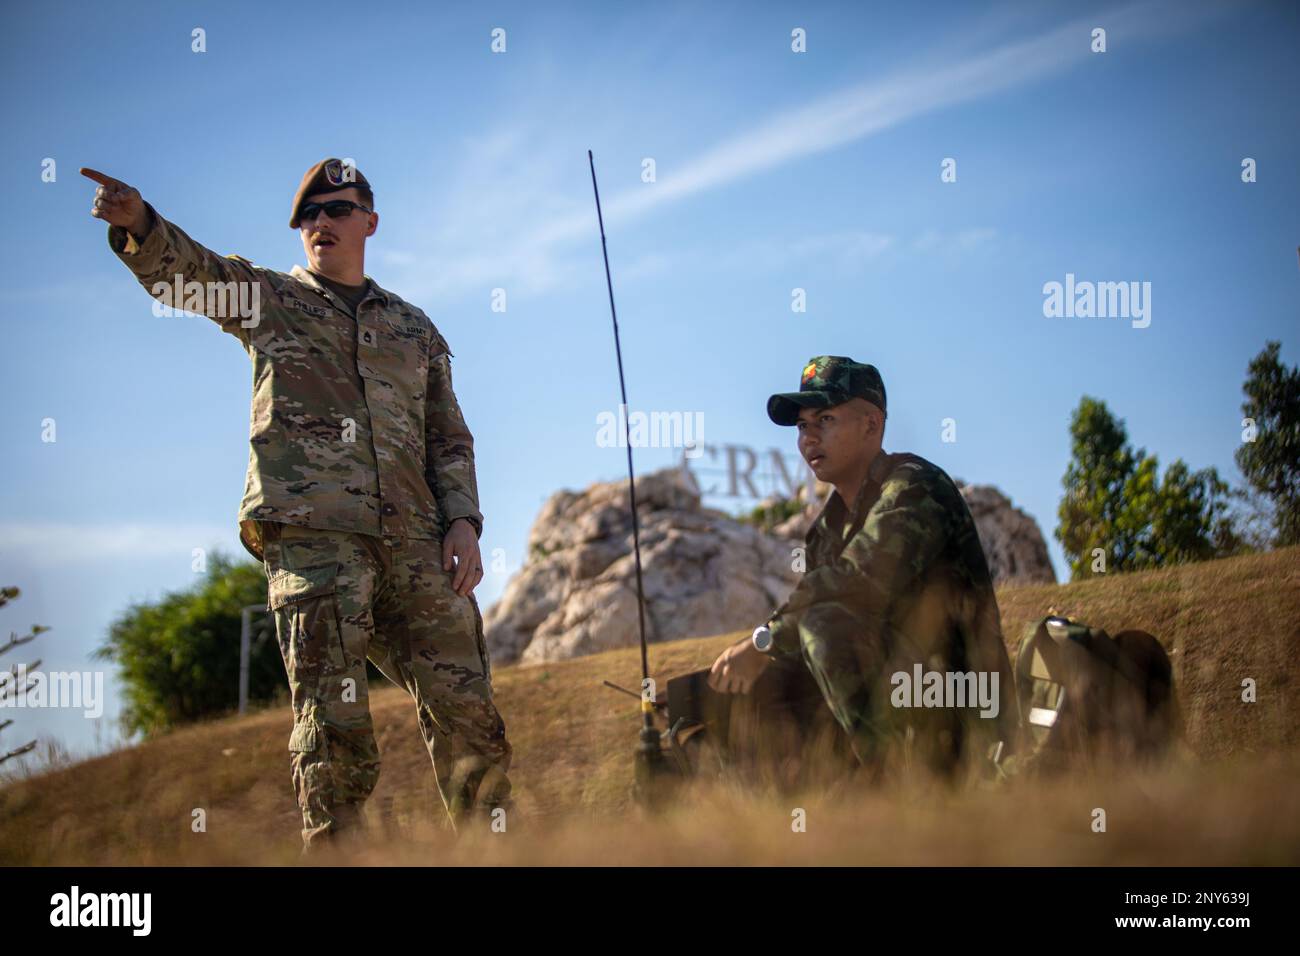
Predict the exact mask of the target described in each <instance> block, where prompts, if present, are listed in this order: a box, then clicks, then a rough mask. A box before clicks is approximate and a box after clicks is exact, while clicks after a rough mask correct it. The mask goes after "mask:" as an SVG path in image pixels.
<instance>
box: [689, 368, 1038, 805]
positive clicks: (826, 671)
mask: <svg viewBox="0 0 1300 956" xmlns="http://www.w3.org/2000/svg"><path fill="white" fill-rule="evenodd" d="M885 408H886V406H885V386H884V383H883V382H882V381H881V378H880V373H879V372H878V371H877V370H876V368H875V367H874V366H872V365H862V364H860V363H858V362H855V361H853V360H852V359H848V358H843V357H840V356H828V355H823V356H819V357H817V358H814V359H812V360H811V361H810V362H809V363H808V365H807V366H806V367H805V368H804V370H803V375H802V378H801V381H800V386H799V391H798V392H792V393H787V394H780V395H773V396H772V397H771V398H770V399H769V400H768V405H767V413H768V416H769V417H770V418H771V419H772V421H774V422H775V423H776V424H778V425H793V426H795V427H796V428H797V429H798V443H799V453H800V454H801V455H802V456H803V458H804V460H805V461H807V462H808V465H809V467H810V468H811V470H812V472H813V474H814V475H815V476H816V477H817V478H818V479H819V480H820V481H823V482H826V483H828V484H830V485H832V486H833V487H834V491H833V492H832V493H831V495H830V497H829V499H828V501H827V503H826V506H825V508H823V510H822V512H821V514H820V515H819V516H818V517H817V520H816V521H815V522H814V524H813V525H812V527H811V528H810V529H809V531H808V534H807V552H806V567H807V570H806V572H805V573H804V576H803V578H802V580H800V582H799V583H798V585H797V586H796V587H795V589H794V591H793V592H792V593H791V594H790V597H789V599H788V600H787V601H786V602H785V604H783V605H782V606H781V607H780V608H778V609H777V611H776V612H775V613H774V614H773V615H772V617H771V618H770V619H769V620H768V622H767V623H766V625H764V626H762V627H759V628H758V629H756V630H755V632H754V635H753V637H752V638H747V639H745V640H744V641H742V642H740V643H738V644H735V645H733V646H732V647H730V648H728V649H727V650H726V651H725V652H723V654H722V655H721V656H720V657H719V658H718V659H717V660H716V661H715V662H714V664H713V668H712V671H711V672H710V676H709V684H710V686H711V687H712V688H713V689H714V690H717V691H720V692H724V693H738V694H750V693H751V692H754V693H755V694H756V696H757V697H758V698H759V699H760V700H761V702H762V703H760V705H759V706H760V707H766V706H768V704H767V703H766V702H767V701H771V700H774V699H777V698H780V697H781V696H782V695H785V696H788V697H791V698H792V699H793V700H795V701H796V702H799V701H806V700H807V699H808V696H809V695H808V693H807V692H806V691H807V689H808V687H809V686H811V685H813V684H815V687H816V690H817V691H818V692H819V693H820V698H821V701H822V702H823V703H824V705H825V708H829V711H830V713H831V715H833V717H834V721H835V723H836V724H838V725H839V727H840V728H842V730H843V734H844V736H845V738H846V739H847V742H848V744H849V746H850V747H851V748H852V754H853V756H854V757H856V760H857V762H858V763H859V764H860V765H861V766H862V767H863V768H865V769H866V771H867V773H868V776H869V777H870V778H871V779H876V780H878V779H880V777H881V776H882V774H883V773H884V772H885V771H886V770H887V769H889V768H890V767H893V766H897V765H898V764H899V763H900V762H901V763H904V764H907V765H911V766H921V767H926V768H929V769H930V770H931V771H934V772H936V773H938V774H940V775H942V776H944V777H946V778H949V779H956V778H957V777H959V776H962V775H965V774H969V773H972V772H973V773H975V774H979V773H981V772H983V771H985V770H987V769H991V768H990V767H989V762H988V758H989V756H990V755H998V756H1001V755H1009V754H1010V753H1011V751H1012V749H1013V748H1014V746H1015V740H1016V735H1017V732H1018V728H1019V725H1020V721H1019V714H1018V708H1017V703H1016V698H1015V692H1014V687H1013V684H1012V672H1011V666H1010V662H1009V660H1008V658H1007V652H1006V648H1005V647H1004V646H1003V642H1002V632H1001V624H1000V621H999V616H998V605H997V599H996V598H995V596H994V593H993V585H992V581H991V579H990V576H989V570H988V564H987V562H986V560H985V557H984V552H983V549H982V547H981V545H980V540H979V535H978V533H977V531H976V529H975V523H974V520H973V519H972V518H971V515H970V511H969V509H968V508H967V507H966V502H965V500H964V499H963V498H962V496H961V493H960V492H959V491H958V489H957V487H956V485H955V484H954V483H953V481H952V479H951V478H949V477H948V475H947V474H945V473H944V472H943V471H942V470H941V469H940V468H938V467H937V466H935V465H933V464H931V463H930V462H928V461H926V460H925V459H923V458H920V457H918V456H916V455H908V454H892V455H891V454H888V453H886V452H885V451H884V450H883V449H882V447H881V441H882V438H883V435H884V430H885ZM925 672H938V675H940V676H939V677H938V678H934V679H933V680H931V681H930V684H934V685H938V683H939V680H940V678H942V681H943V683H942V685H940V686H942V687H944V688H947V689H948V690H949V691H952V690H953V689H954V688H958V689H961V690H963V691H964V690H968V689H969V690H971V691H972V693H970V694H965V693H957V694H956V695H953V694H952V693H949V694H947V695H946V696H944V695H941V694H939V693H936V694H933V695H931V694H927V695H926V697H925V703H924V704H923V705H922V706H919V707H918V706H916V705H917V704H918V703H921V697H920V695H919V693H917V694H913V693H912V692H911V691H910V689H909V691H908V692H907V693H900V688H901V686H902V685H903V684H907V685H908V687H909V688H910V686H911V684H912V682H913V680H914V678H915V677H916V676H917V675H919V674H921V673H925ZM977 684H978V685H979V686H981V687H983V688H985V689H987V690H989V691H991V693H990V694H988V695H987V696H988V698H989V699H987V700H985V702H984V706H981V703H980V702H979V701H978V700H972V699H969V698H970V697H974V696H976V695H975V694H974V693H973V689H974V688H975V686H976V685H977ZM774 688H775V690H774ZM954 696H955V698H956V699H953V698H954ZM963 698H965V699H963ZM777 709H778V710H779V711H780V716H781V717H782V718H783V719H784V718H788V716H789V715H790V714H791V713H794V714H796V715H801V719H804V720H807V719H809V714H810V711H809V709H808V708H807V707H806V706H803V705H801V704H798V703H796V705H795V706H793V707H788V706H787V707H779V708H777ZM814 709H821V708H814ZM999 742H1000V743H1001V747H999V746H998V745H999Z"/></svg>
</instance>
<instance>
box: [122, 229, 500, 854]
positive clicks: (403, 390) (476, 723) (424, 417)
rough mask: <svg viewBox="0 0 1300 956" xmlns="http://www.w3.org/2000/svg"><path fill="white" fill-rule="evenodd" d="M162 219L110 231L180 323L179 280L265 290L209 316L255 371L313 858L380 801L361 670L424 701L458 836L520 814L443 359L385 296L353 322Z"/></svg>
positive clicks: (461, 430)
mask: <svg viewBox="0 0 1300 956" xmlns="http://www.w3.org/2000/svg"><path fill="white" fill-rule="evenodd" d="M150 212H151V213H152V214H153V225H152V228H151V230H150V232H149V234H148V235H147V236H145V237H144V238H143V241H140V242H137V240H136V238H135V237H134V236H131V235H130V234H129V233H128V232H127V231H126V230H124V229H121V228H119V227H110V229H109V231H108V240H109V245H110V246H111V248H112V249H113V251H114V252H115V253H116V254H117V255H118V257H119V258H120V259H121V260H122V261H123V262H124V263H125V264H126V265H127V267H128V268H129V269H131V271H132V272H133V273H135V275H136V278H137V279H138V280H139V281H140V283H141V285H143V286H144V287H145V289H146V290H148V291H149V292H150V294H152V295H155V297H157V298H159V299H160V300H163V301H165V302H167V304H169V305H173V306H180V305H181V304H182V303H181V302H173V301H170V300H169V299H164V298H163V296H164V295H165V293H163V292H162V289H161V288H160V287H156V284H159V283H163V284H166V285H167V286H174V283H175V277H176V275H177V274H179V275H180V276H181V277H182V279H183V281H187V282H191V281H192V282H200V283H223V284H226V283H252V284H255V285H256V286H257V289H258V293H259V296H260V311H259V314H258V315H257V316H256V317H255V319H251V320H245V319H242V318H241V317H240V316H239V315H238V314H236V310H233V309H228V308H221V307H219V306H220V302H217V303H216V306H214V305H213V300H212V299H211V298H209V300H208V301H207V302H206V303H205V308H204V309H203V310H202V311H204V312H205V313H206V314H208V317H209V318H211V319H213V320H214V321H216V322H217V323H218V324H219V325H220V326H221V328H222V329H223V330H224V331H226V332H229V333H230V334H231V335H233V336H235V337H236V338H237V339H239V341H240V343H241V344H242V345H243V347H244V349H245V351H246V352H247V353H248V356H249V358H250V360H251V361H252V366H253V368H252V372H253V398H252V409H251V421H250V426H249V433H250V434H249V446H250V450H249V463H248V476H247V483H246V486H245V490H244V499H243V502H242V504H241V505H240V509H239V522H240V540H241V541H242V542H243V543H244V546H245V547H246V548H247V549H248V550H249V552H250V553H251V554H253V555H254V556H255V557H257V558H258V559H259V560H261V561H262V562H263V564H264V567H265V569H266V573H267V579H268V594H269V601H268V609H269V610H271V611H272V612H273V613H274V616H275V621H276V629H277V633H278V635H279V639H280V646H281V650H282V652H283V655H284V663H285V669H286V672H287V674H288V678H289V685H290V688H291V692H292V700H293V712H294V729H293V734H292V736H291V738H290V744H289V749H290V751H291V766H292V770H293V779H294V785H295V789H296V791H297V795H298V802H299V805H300V806H301V808H302V813H303V837H304V840H305V841H306V842H308V843H311V842H312V841H314V840H315V839H317V838H318V837H320V836H322V835H326V834H328V833H330V832H332V831H336V830H341V829H345V828H347V827H348V826H350V825H352V824H354V823H355V822H356V819H357V811H358V810H359V807H360V804H361V803H362V802H364V800H365V799H366V797H367V796H368V795H369V794H370V793H371V791H372V790H373V789H374V786H375V782H376V779H377V777H378V772H379V755H378V750H377V748H376V746H375V741H374V735H373V732H372V728H371V721H370V713H369V707H368V705H367V692H366V678H365V660H366V658H367V656H368V657H369V658H370V659H371V660H372V661H373V662H374V663H375V665H376V666H377V667H378V668H379V669H380V670H381V671H382V672H383V673H384V674H385V675H386V676H387V677H388V678H389V679H390V680H392V681H393V682H394V683H396V684H398V685H399V686H402V687H405V688H406V689H407V690H408V691H409V692H410V694H411V695H412V697H413V698H414V699H415V702H416V707H417V712H418V715H419V723H420V728H421V731H422V732H423V735H424V739H425V742H426V745H427V746H428V749H429V753H430V755H431V756H432V758H433V762H434V769H435V775H436V777H437V780H438V786H439V789H440V791H441V794H442V798H443V801H444V803H445V804H446V806H447V808H448V810H449V812H450V813H451V816H452V819H453V821H454V820H455V819H456V818H457V816H459V815H461V814H462V813H465V812H468V811H470V810H480V811H481V810H484V809H490V808H494V807H496V806H499V805H503V804H507V803H508V797H509V792H510V784H509V781H508V779H507V777H506V771H507V770H508V769H509V764H510V755H511V750H510V745H509V744H508V743H507V741H506V736H505V725H504V723H503V722H502V720H501V716H500V714H499V713H498V712H497V710H496V707H495V706H494V705H493V702H492V693H491V687H490V672H489V664H488V654H487V647H486V643H485V641H484V636H483V628H482V618H481V615H480V614H479V609H478V605H477V603H476V602H475V600H474V598H473V597H472V596H471V597H468V598H465V597H461V596H459V595H457V594H455V593H454V592H453V591H452V589H451V573H450V572H446V571H443V570H442V541H443V535H444V532H445V529H446V528H447V527H448V526H449V525H450V523H451V522H452V521H453V520H455V519H457V518H466V519H468V520H469V521H470V522H471V524H472V525H473V526H474V528H475V530H476V531H477V532H479V533H481V531H482V523H483V519H482V515H481V513H480V512H479V509H478V488H477V483H476V479H475V474H474V444H473V438H472V436H471V435H470V432H469V429H468V428H467V427H466V425H465V420H464V418H463V417H462V415H461V411H460V406H459V404H458V403H457V401H456V396H455V394H454V393H453V391H452V383H451V364H450V358H451V352H450V351H449V349H448V347H447V343H446V341H445V340H444V339H443V337H442V336H441V335H440V334H439V333H438V331H437V329H436V328H434V326H433V323H432V322H430V320H429V318H428V317H427V316H426V315H425V314H424V313H423V312H421V311H420V310H419V309H418V308H415V307H414V306H412V305H410V304H408V303H406V302H404V301H402V300H401V299H400V298H398V297H397V296H396V295H393V294H392V293H391V292H388V291H386V290H384V289H381V288H379V286H378V285H377V284H375V283H374V282H373V280H371V282H370V291H369V292H368V294H367V295H366V297H365V298H364V299H363V300H362V302H361V303H360V305H359V306H358V307H357V309H356V314H355V316H354V315H353V314H352V312H351V311H350V310H349V309H348V308H347V307H346V306H345V305H344V303H343V302H342V300H341V299H340V298H339V297H338V296H336V295H335V294H334V293H332V292H330V291H329V290H327V289H325V288H324V287H323V286H322V285H321V283H319V282H318V281H317V280H316V279H315V277H314V276H312V275H311V273H309V272H307V271H306V270H305V269H302V268H301V267H299V266H295V267H294V268H293V270H292V272H290V273H289V274H287V275H286V274H284V273H280V272H274V271H272V270H269V269H264V268H261V267H259V266H255V265H253V264H252V263H251V262H248V261H247V260H244V259H241V258H239V257H236V256H230V257H225V256H220V255H217V254H216V253H214V252H212V251H210V250H208V249H206V248H204V247H203V246H201V245H199V244H198V243H196V242H194V241H193V240H192V239H190V237H189V236H187V235H186V234H185V233H184V232H182V231H181V230H180V229H179V228H177V227H176V226H175V225H174V224H172V223H170V222H167V221H166V220H165V219H163V218H162V217H161V216H158V215H157V213H156V212H154V211H153V210H152V209H150ZM230 288H232V289H233V288H235V287H234V286H231V287H230ZM249 288H251V286H250V287H249ZM471 573H472V572H471Z"/></svg>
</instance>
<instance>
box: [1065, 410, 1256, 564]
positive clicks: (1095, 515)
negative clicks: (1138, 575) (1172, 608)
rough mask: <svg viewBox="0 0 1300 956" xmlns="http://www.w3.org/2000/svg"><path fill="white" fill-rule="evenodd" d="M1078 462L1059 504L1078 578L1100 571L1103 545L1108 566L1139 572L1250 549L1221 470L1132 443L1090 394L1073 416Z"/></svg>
mask: <svg viewBox="0 0 1300 956" xmlns="http://www.w3.org/2000/svg"><path fill="white" fill-rule="evenodd" d="M1070 439H1071V461H1070V464H1069V466H1068V467H1067V468H1066V471H1065V477H1064V478H1063V479H1062V484H1063V485H1064V486H1065V494H1064V496H1063V497H1062V498H1061V503H1060V506H1059V507H1058V509H1057V517H1058V518H1059V519H1060V524H1059V525H1058V526H1057V529H1056V537H1057V540H1059V541H1060V542H1061V547H1062V549H1063V550H1064V551H1065V555H1066V557H1067V558H1068V559H1069V561H1070V571H1071V574H1072V576H1073V577H1074V578H1076V579H1077V578H1081V577H1086V576H1087V575H1088V574H1090V573H1092V568H1093V564H1094V554H1095V552H1096V551H1097V550H1098V549H1100V551H1101V552H1102V554H1103V555H1104V558H1105V564H1104V567H1105V570H1106V571H1108V572H1111V571H1137V570H1142V569H1145V568H1158V567H1164V566H1166V565H1169V564H1177V563H1180V562H1183V561H1200V560H1204V559H1206V558H1212V557H1219V556H1223V555H1226V554H1233V553H1236V552H1237V551H1240V550H1242V543H1241V541H1240V539H1239V537H1238V535H1237V533H1236V531H1235V529H1234V526H1233V522H1232V518H1231V516H1230V513H1229V508H1228V502H1229V498H1230V495H1231V493H1230V491H1229V489H1228V486H1227V484H1226V483H1225V482H1223V481H1222V480H1221V479H1220V478H1219V475H1218V472H1217V471H1216V470H1215V469H1213V468H1203V469H1201V470H1200V471H1195V472H1193V471H1191V470H1190V469H1189V468H1188V467H1187V465H1186V464H1185V463H1184V462H1183V461H1182V460H1181V459H1177V460H1175V461H1174V462H1173V463H1172V464H1171V465H1170V466H1169V467H1168V468H1166V469H1165V473H1164V477H1163V479H1162V478H1161V477H1160V474H1159V462H1158V461H1157V459H1156V456H1154V455H1148V454H1147V453H1146V450H1145V449H1138V450H1136V451H1134V450H1133V448H1132V447H1131V446H1130V445H1129V443H1128V432H1127V430H1126V429H1125V427H1124V423H1123V421H1121V420H1119V419H1116V418H1115V417H1114V416H1113V415H1112V414H1111V413H1110V410H1109V409H1107V408H1106V405H1105V403H1104V402H1101V401H1098V400H1097V399H1095V398H1091V397H1089V396H1087V395H1085V396H1084V397H1083V398H1082V400H1081V401H1080V402H1079V407H1078V408H1076V409H1075V411H1074V415H1073V417H1072V418H1071V421H1070Z"/></svg>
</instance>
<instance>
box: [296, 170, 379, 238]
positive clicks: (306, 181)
mask: <svg viewBox="0 0 1300 956" xmlns="http://www.w3.org/2000/svg"><path fill="white" fill-rule="evenodd" d="M349 186H365V187H366V188H367V189H369V188H370V181H369V180H368V179H366V177H365V176H363V175H361V170H359V169H357V167H355V166H352V165H350V164H348V163H345V162H343V160H341V159H336V158H334V157H330V158H329V159H322V160H321V161H320V162H319V163H317V164H316V165H315V166H313V167H312V168H311V169H309V170H307V174H306V175H305V176H303V177H302V183H301V184H300V185H299V186H298V191H297V192H296V193H294V196H293V212H292V213H291V214H290V216H289V228H290V229H297V228H298V210H299V209H301V208H302V204H303V200H304V199H306V198H307V197H308V196H311V195H314V194H315V193H328V192H333V191H334V190H336V189H347V188H348V187H349Z"/></svg>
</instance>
